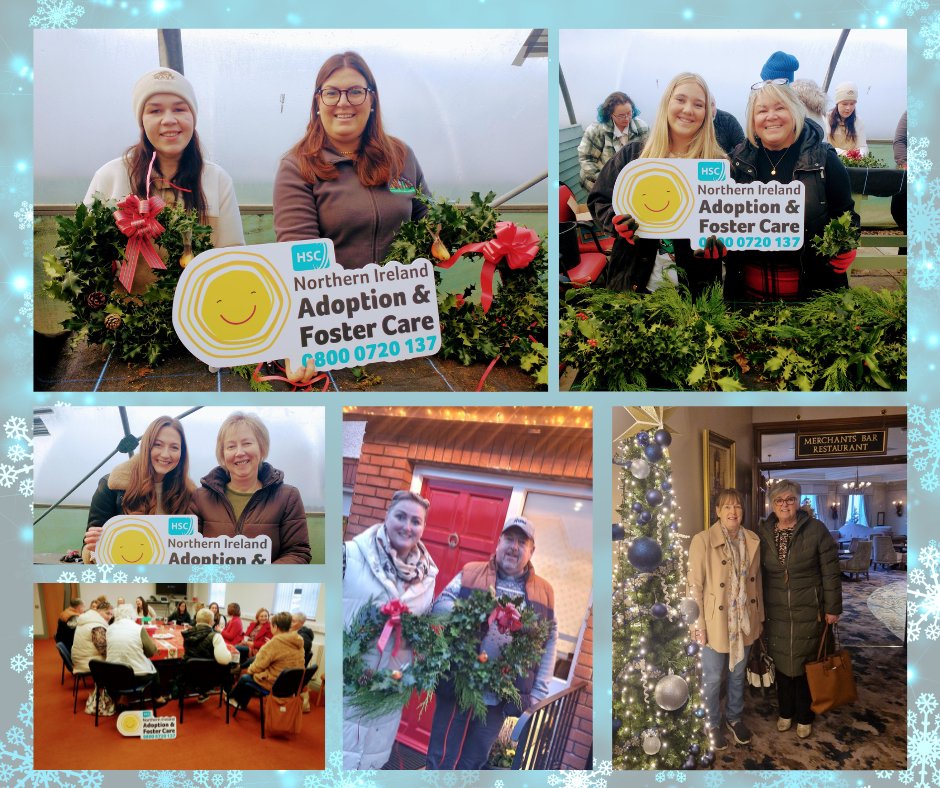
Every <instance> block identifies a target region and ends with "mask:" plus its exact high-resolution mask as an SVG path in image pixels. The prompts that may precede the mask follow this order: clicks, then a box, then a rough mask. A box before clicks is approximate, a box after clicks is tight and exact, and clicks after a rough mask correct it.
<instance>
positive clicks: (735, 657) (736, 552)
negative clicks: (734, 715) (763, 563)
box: [718, 523, 751, 670]
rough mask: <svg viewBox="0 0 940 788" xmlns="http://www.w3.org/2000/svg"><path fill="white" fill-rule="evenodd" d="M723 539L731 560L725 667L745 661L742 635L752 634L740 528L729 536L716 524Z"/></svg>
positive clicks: (744, 548)
mask: <svg viewBox="0 0 940 788" xmlns="http://www.w3.org/2000/svg"><path fill="white" fill-rule="evenodd" d="M718 525H719V527H720V528H721V532H722V534H724V537H725V547H726V549H727V551H728V556H729V557H730V558H731V572H730V577H729V580H730V587H729V589H728V646H729V648H728V668H729V669H730V670H734V666H735V665H737V664H738V663H739V662H740V661H741V660H743V659H744V636H745V635H749V634H751V619H750V616H748V610H747V583H746V582H745V578H746V577H747V567H748V563H749V560H748V555H747V541H746V540H745V539H744V533H743V531H742V529H741V528H740V527H739V528H738V533H737V535H736V536H735V537H734V538H733V539H732V538H731V535H730V534H729V533H728V531H727V530H726V529H725V527H724V526H723V525H721V523H719V524H718Z"/></svg>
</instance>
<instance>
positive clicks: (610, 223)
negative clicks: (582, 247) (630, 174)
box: [588, 72, 727, 297]
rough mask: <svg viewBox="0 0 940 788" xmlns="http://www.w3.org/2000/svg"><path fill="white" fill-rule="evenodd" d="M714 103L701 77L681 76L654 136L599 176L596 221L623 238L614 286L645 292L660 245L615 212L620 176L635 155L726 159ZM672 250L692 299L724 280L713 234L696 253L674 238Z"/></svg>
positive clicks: (666, 98)
mask: <svg viewBox="0 0 940 788" xmlns="http://www.w3.org/2000/svg"><path fill="white" fill-rule="evenodd" d="M711 105H712V94H711V91H710V90H709V89H708V85H707V84H706V82H705V80H704V79H702V77H700V76H699V75H698V74H691V73H688V72H686V73H682V74H679V75H677V76H676V77H674V78H673V79H672V81H671V82H670V83H669V84H668V85H667V86H666V90H665V91H664V92H663V96H662V98H661V99H660V101H659V107H658V109H657V112H656V120H655V122H654V123H653V128H652V131H651V132H650V134H649V135H648V136H647V137H645V138H644V139H638V140H634V141H633V142H631V143H629V144H627V145H625V146H624V147H623V148H621V150H620V152H619V153H618V154H617V155H616V156H614V157H613V158H612V159H611V160H610V161H608V162H607V164H605V165H604V168H603V169H602V170H601V172H600V175H598V176H597V182H596V183H595V184H594V189H593V190H592V191H591V194H590V195H589V196H588V208H589V209H590V211H591V215H592V216H593V217H594V219H595V221H597V222H598V223H599V224H600V225H601V226H602V227H603V228H604V229H605V230H607V231H608V232H614V233H616V234H617V236H618V237H617V238H616V239H615V241H614V245H613V247H612V249H611V254H610V270H611V275H610V278H609V281H610V288H611V289H613V290H634V291H638V292H646V285H647V282H648V281H649V278H650V275H651V274H652V273H653V267H654V264H655V261H656V254H657V252H658V251H659V249H660V243H661V242H660V239H658V238H640V237H638V236H637V235H636V232H637V230H642V228H641V227H640V226H639V224H638V223H637V221H636V219H634V218H633V217H632V216H630V215H629V214H619V215H615V213H614V206H613V194H614V185H615V184H616V182H617V176H618V175H620V171H621V170H622V169H623V168H624V167H625V166H626V165H627V164H629V163H630V162H631V161H633V160H635V159H663V158H676V159H726V158H727V156H726V155H725V152H724V151H723V150H722V149H721V147H720V146H719V145H718V142H717V140H716V139H715V126H714V124H713V123H712V112H711ZM672 249H673V252H674V254H675V261H676V264H677V265H678V267H679V271H680V277H681V278H682V279H683V280H684V282H685V283H686V284H687V285H688V287H689V291H690V293H691V294H692V296H693V297H696V296H698V295H699V294H701V293H702V292H703V291H704V290H705V288H706V287H708V286H709V285H711V284H715V283H717V282H720V281H721V260H722V258H723V257H724V255H725V248H724V246H722V245H721V244H720V243H717V239H715V238H714V236H713V237H711V238H709V239H708V243H707V244H706V247H705V249H704V250H700V251H697V252H694V253H693V252H692V246H691V244H690V243H689V241H688V240H686V239H678V240H674V241H672Z"/></svg>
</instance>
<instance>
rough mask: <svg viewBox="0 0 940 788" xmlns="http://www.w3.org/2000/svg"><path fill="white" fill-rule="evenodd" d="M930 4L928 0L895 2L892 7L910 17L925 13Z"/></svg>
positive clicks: (897, 0)
mask: <svg viewBox="0 0 940 788" xmlns="http://www.w3.org/2000/svg"><path fill="white" fill-rule="evenodd" d="M928 6H929V4H928V3H927V0H894V2H893V3H891V7H892V8H893V9H895V10H896V11H901V12H903V13H905V14H907V15H908V16H914V14H915V13H916V12H917V11H925V10H926V9H927V8H928Z"/></svg>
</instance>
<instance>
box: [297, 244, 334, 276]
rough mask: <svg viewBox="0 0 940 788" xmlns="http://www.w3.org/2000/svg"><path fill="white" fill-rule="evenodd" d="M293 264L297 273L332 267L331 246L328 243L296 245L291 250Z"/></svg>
mask: <svg viewBox="0 0 940 788" xmlns="http://www.w3.org/2000/svg"><path fill="white" fill-rule="evenodd" d="M290 257H291V262H292V263H293V267H294V270H295V271H315V270H317V269H319V268H329V267H330V257H331V255H330V244H328V243H327V242H326V241H311V242H310V243H306V244H295V245H294V246H292V247H291V249H290Z"/></svg>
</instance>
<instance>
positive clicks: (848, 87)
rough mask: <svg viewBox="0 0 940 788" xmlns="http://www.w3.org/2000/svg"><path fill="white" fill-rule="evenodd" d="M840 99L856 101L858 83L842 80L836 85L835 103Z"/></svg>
mask: <svg viewBox="0 0 940 788" xmlns="http://www.w3.org/2000/svg"><path fill="white" fill-rule="evenodd" d="M840 101H858V85H856V84H855V83H854V82H843V83H842V84H840V85H837V86H836V104H838V103H839V102H840Z"/></svg>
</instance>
